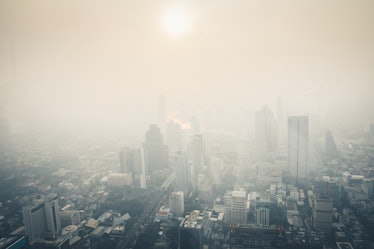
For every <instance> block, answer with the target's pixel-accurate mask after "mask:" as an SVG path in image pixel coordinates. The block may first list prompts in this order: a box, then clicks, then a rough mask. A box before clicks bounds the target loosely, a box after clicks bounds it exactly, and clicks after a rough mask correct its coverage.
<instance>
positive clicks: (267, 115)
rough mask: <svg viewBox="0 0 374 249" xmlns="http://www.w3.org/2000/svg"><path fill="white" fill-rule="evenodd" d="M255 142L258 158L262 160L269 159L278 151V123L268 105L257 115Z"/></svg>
mask: <svg viewBox="0 0 374 249" xmlns="http://www.w3.org/2000/svg"><path fill="white" fill-rule="evenodd" d="M255 141H256V150H257V151H256V152H257V156H258V158H260V159H265V158H267V157H268V156H269V155H271V153H274V152H275V151H276V149H277V144H276V123H275V120H274V117H273V112H272V111H270V109H269V108H268V106H266V105H265V106H263V107H262V109H261V110H260V111H257V112H256V113H255Z"/></svg>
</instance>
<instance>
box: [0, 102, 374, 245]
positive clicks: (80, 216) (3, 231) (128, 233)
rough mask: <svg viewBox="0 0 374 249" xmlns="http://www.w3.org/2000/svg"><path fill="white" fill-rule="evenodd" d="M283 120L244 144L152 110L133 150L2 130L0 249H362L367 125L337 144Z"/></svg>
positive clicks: (371, 146)
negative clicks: (154, 117) (152, 118)
mask: <svg viewBox="0 0 374 249" xmlns="http://www.w3.org/2000/svg"><path fill="white" fill-rule="evenodd" d="M163 105H164V104H163V103H162V101H161V103H160V106H161V107H162V106H163ZM282 110H283V107H282V104H281V102H280V101H279V102H278V106H277V115H274V114H273V112H272V111H271V110H270V109H269V108H268V107H267V106H264V107H263V108H262V109H260V110H258V111H256V112H254V113H253V115H252V117H251V118H249V119H250V120H251V122H253V129H252V131H251V130H249V131H247V132H246V133H245V134H244V135H243V133H241V134H239V133H236V132H230V131H215V130H209V129H204V128H202V127H200V124H199V122H198V120H197V119H196V118H193V119H192V120H191V122H190V123H189V125H188V126H187V127H186V126H184V127H183V126H182V125H181V124H180V123H179V122H178V121H176V120H169V121H167V122H166V120H165V115H164V112H165V110H164V108H160V113H161V115H160V120H161V121H160V122H159V123H158V124H152V125H150V126H149V129H148V131H146V132H145V139H144V140H143V141H144V142H143V143H142V144H137V145H134V144H130V143H127V142H123V141H119V140H118V139H116V138H113V137H107V138H102V137H100V138H98V137H95V136H93V135H92V136H82V137H80V138H78V137H74V138H68V137H64V138H61V139H59V142H58V143H57V142H56V141H55V140H54V139H51V140H53V141H54V143H53V142H52V141H50V140H43V139H42V138H41V137H42V135H38V134H27V135H25V134H24V135H23V136H20V135H14V134H10V132H9V129H7V128H6V122H5V120H2V124H1V125H2V126H1V127H2V128H1V130H0V132H1V134H0V135H1V136H2V138H3V139H2V140H1V157H0V171H1V174H0V178H1V179H0V186H1V188H0V201H1V202H0V235H1V239H0V249H5V248H9V249H13V248H38V249H41V248H61V249H65V248H72V249H78V248H87V249H97V248H116V249H122V248H133V249H140V248H142V249H146V248H154V249H177V248H179V249H203V248H204V249H244V248H331V249H336V248H338V249H343V248H351V249H352V248H355V249H359V248H373V247H374V240H373V238H372V236H371V235H372V234H373V233H374V125H373V124H371V125H369V126H368V127H367V129H366V130H359V131H354V132H353V131H352V132H351V133H349V134H348V135H347V133H345V134H343V133H342V132H340V131H334V130H331V131H330V130H328V129H326V128H323V127H319V126H318V124H317V123H315V122H314V121H313V117H311V116H306V115H304V116H285V115H284V113H283V111H282ZM275 116H276V117H275ZM25 138H26V139H25ZM125 140H126V139H125Z"/></svg>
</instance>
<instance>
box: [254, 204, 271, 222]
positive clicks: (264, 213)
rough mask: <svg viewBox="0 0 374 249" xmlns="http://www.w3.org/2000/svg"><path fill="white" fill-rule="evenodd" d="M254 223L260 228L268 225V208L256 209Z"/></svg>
mask: <svg viewBox="0 0 374 249" xmlns="http://www.w3.org/2000/svg"><path fill="white" fill-rule="evenodd" d="M256 223H257V225H261V226H268V225H269V208H265V207H259V208H257V209H256Z"/></svg>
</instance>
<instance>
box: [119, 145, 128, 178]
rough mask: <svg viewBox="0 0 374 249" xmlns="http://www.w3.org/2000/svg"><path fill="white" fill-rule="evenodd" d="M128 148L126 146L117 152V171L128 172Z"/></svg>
mask: <svg viewBox="0 0 374 249" xmlns="http://www.w3.org/2000/svg"><path fill="white" fill-rule="evenodd" d="M128 161H129V150H128V148H125V147H123V148H121V150H120V152H119V171H120V172H122V173H126V172H129V166H128V163H129V162H128Z"/></svg>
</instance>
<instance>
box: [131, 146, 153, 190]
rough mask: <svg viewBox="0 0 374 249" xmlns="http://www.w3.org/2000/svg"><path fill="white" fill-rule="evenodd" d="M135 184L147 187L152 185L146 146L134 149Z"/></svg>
mask: <svg viewBox="0 0 374 249" xmlns="http://www.w3.org/2000/svg"><path fill="white" fill-rule="evenodd" d="M132 160H133V167H134V170H133V173H134V178H135V179H134V185H135V186H136V187H139V188H147V187H149V185H150V179H151V177H150V173H149V157H148V153H147V151H145V150H144V148H142V147H141V148H139V149H134V150H133V151H132Z"/></svg>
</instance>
